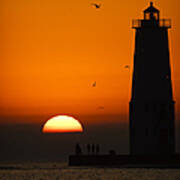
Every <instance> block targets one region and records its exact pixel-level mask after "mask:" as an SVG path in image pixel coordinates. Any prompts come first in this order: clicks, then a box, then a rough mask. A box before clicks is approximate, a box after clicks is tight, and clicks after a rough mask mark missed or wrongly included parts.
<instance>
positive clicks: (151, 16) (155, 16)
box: [144, 2, 159, 20]
mask: <svg viewBox="0 0 180 180" xmlns="http://www.w3.org/2000/svg"><path fill="white" fill-rule="evenodd" d="M144 19H146V20H159V10H158V9H156V8H155V7H154V6H153V2H150V6H149V7H148V8H147V9H145V10H144Z"/></svg>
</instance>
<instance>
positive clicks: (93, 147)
mask: <svg viewBox="0 0 180 180" xmlns="http://www.w3.org/2000/svg"><path fill="white" fill-rule="evenodd" d="M94 152H95V146H94V144H92V154H94Z"/></svg>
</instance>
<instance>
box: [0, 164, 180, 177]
mask: <svg viewBox="0 0 180 180" xmlns="http://www.w3.org/2000/svg"><path fill="white" fill-rule="evenodd" d="M0 167H1V168H0V180H141V179H142V180H180V169H142V168H86V167H68V166H67V164H66V163H57V162H51V163H49V162H48V163H47V162H43V163H42V162H38V163H32V162H30V163H4V164H3V163H1V164H0Z"/></svg>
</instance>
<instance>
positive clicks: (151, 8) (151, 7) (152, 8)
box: [144, 2, 159, 13]
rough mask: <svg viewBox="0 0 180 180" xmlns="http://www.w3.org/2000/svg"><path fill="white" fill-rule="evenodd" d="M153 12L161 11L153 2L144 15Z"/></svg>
mask: <svg viewBox="0 0 180 180" xmlns="http://www.w3.org/2000/svg"><path fill="white" fill-rule="evenodd" d="M151 12H152V13H153V12H156V13H159V10H158V9H156V8H155V7H154V6H153V2H150V6H149V7H148V8H147V9H145V10H144V13H151Z"/></svg>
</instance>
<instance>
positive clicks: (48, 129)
mask: <svg viewBox="0 0 180 180" xmlns="http://www.w3.org/2000/svg"><path fill="white" fill-rule="evenodd" d="M42 131H43V132H44V133H68V132H83V128H82V125H81V124H80V123H79V121H78V120H76V119H75V118H73V117H70V116H66V115H58V116H55V117H52V118H50V119H49V120H48V121H47V122H46V123H45V124H44V126H43V130H42Z"/></svg>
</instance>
